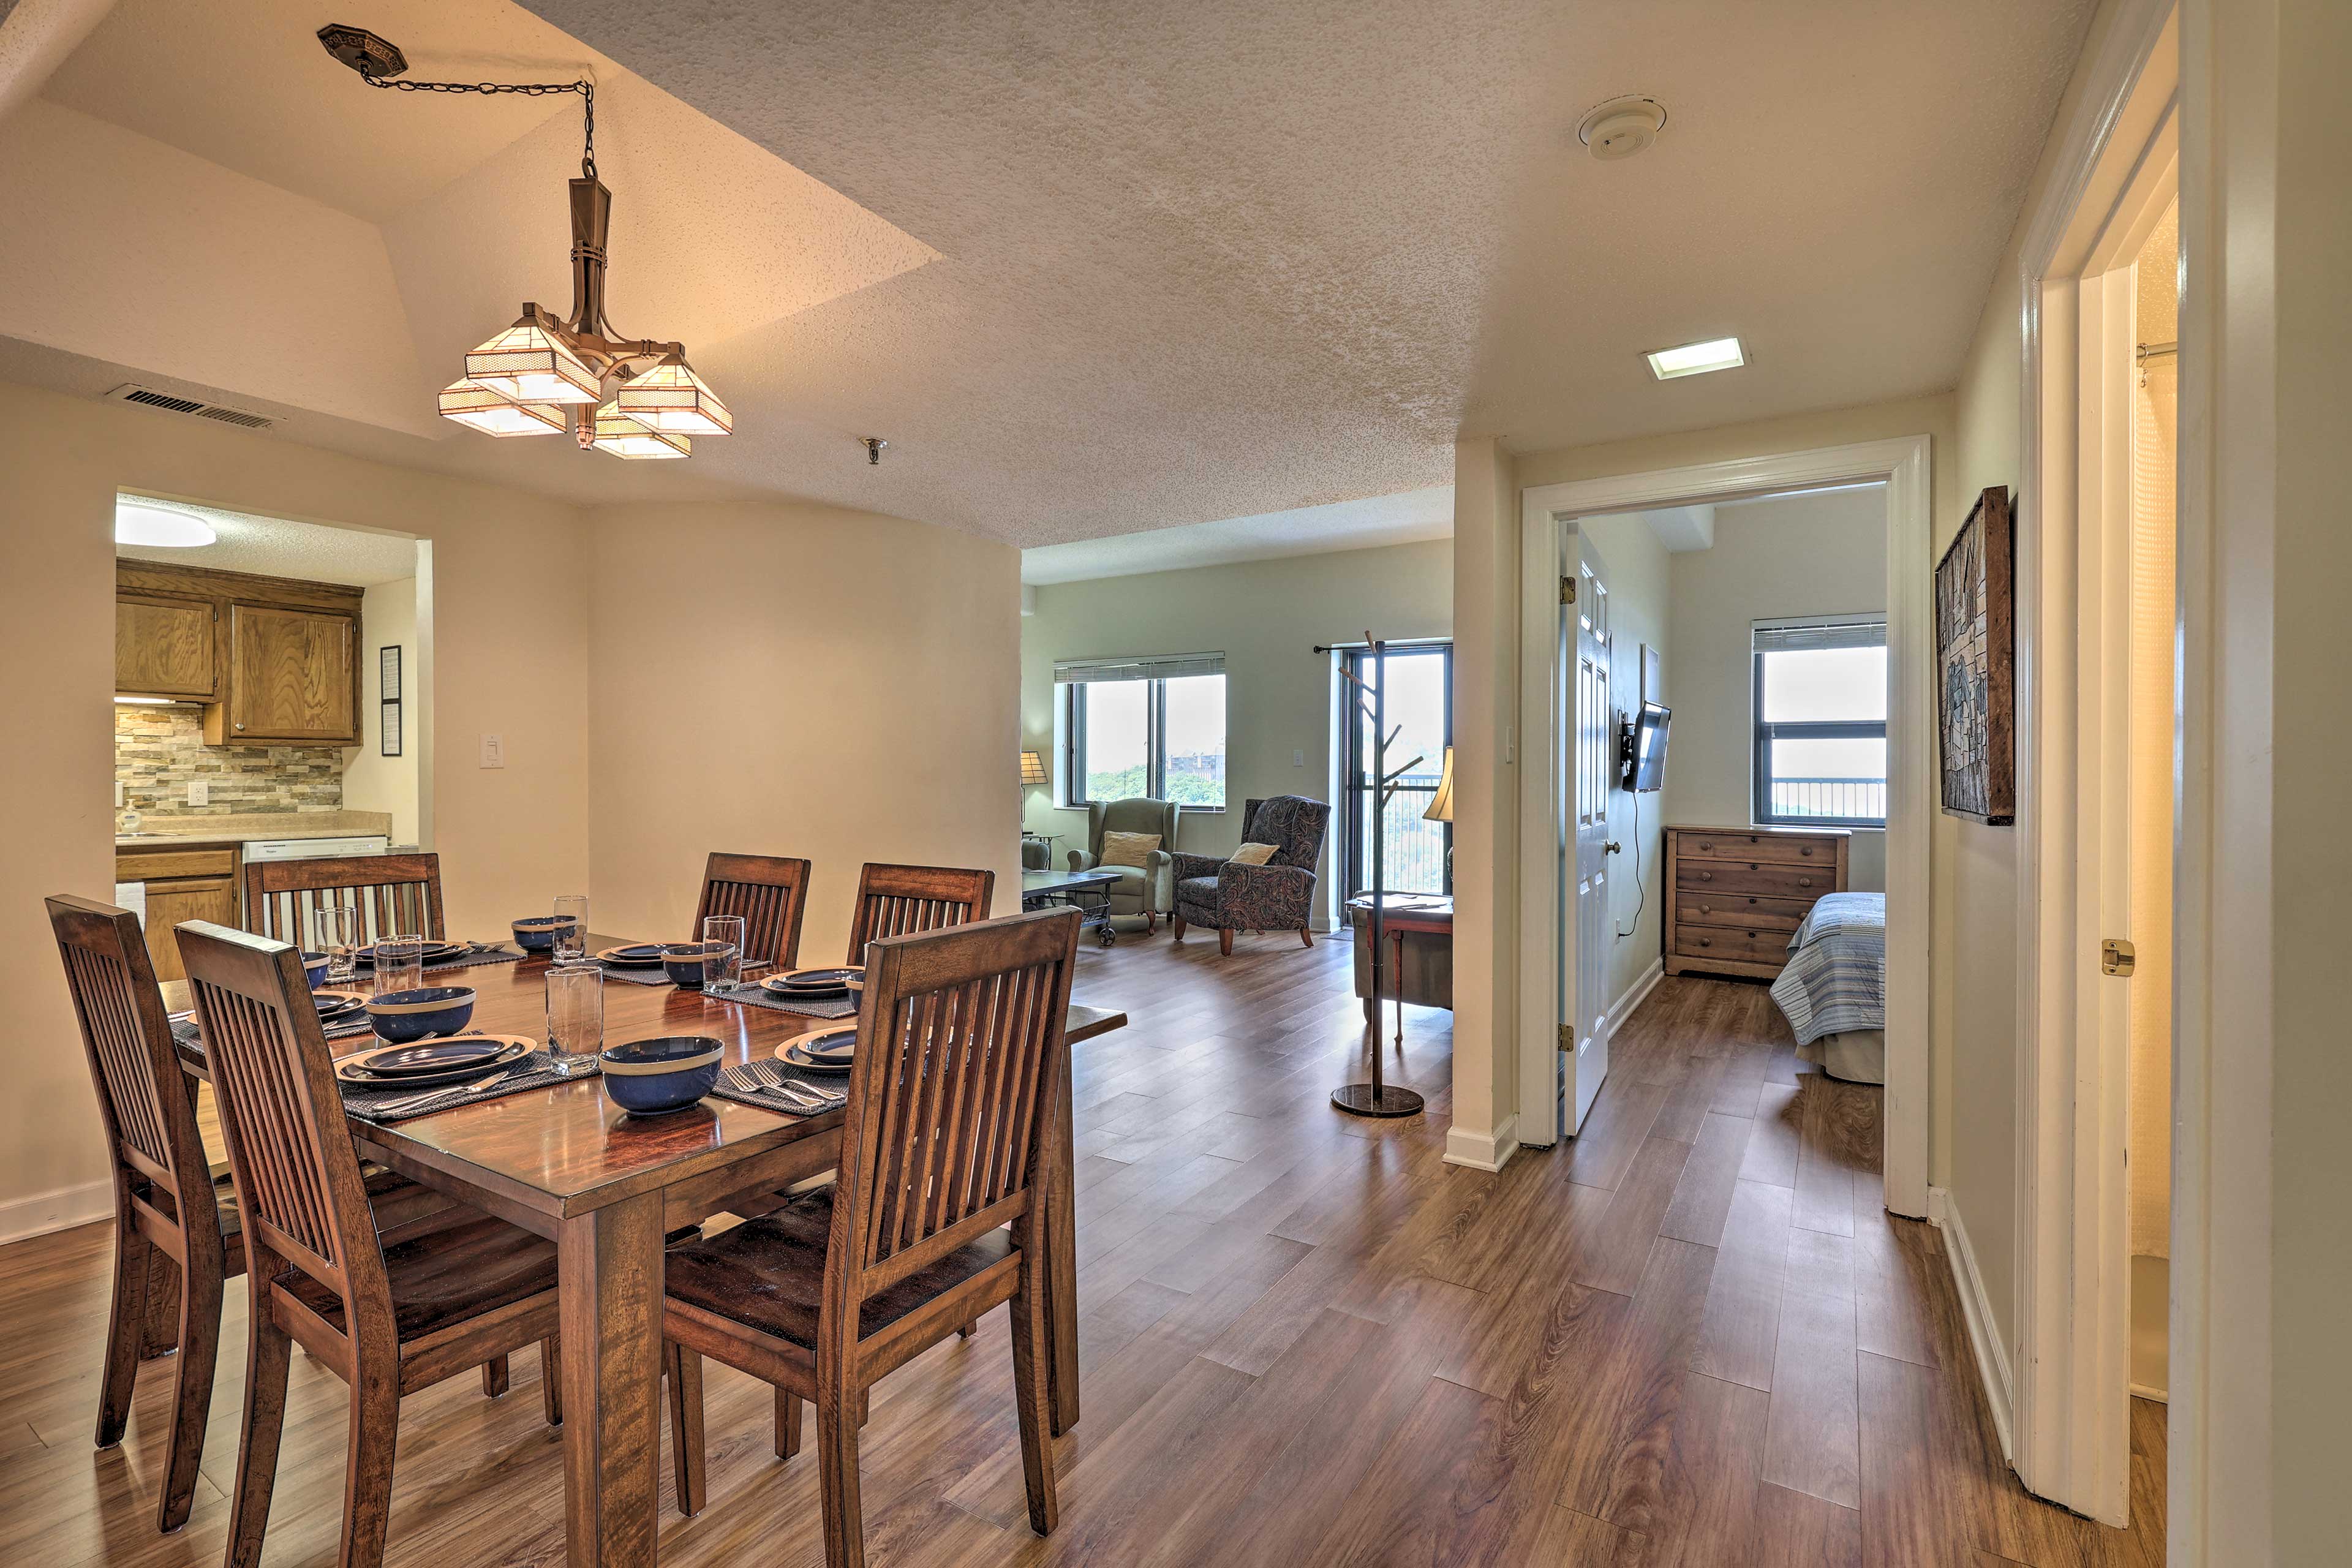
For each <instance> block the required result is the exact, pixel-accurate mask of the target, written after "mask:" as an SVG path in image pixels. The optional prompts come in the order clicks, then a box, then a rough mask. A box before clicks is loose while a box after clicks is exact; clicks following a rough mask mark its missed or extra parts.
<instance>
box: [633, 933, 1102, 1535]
mask: <svg viewBox="0 0 2352 1568" xmlns="http://www.w3.org/2000/svg"><path fill="white" fill-rule="evenodd" d="M1078 919H1079V917H1078V913H1077V911H1076V910H1043V911H1040V912H1038V913H1035V914H1026V915H1015V916H1013V917H1012V918H1010V919H1007V920H1000V921H982V922H979V923H975V924H971V925H966V926H963V927H961V928H960V929H957V930H953V931H927V932H921V933H918V934H914V935H908V936H898V937H889V938H886V939H884V940H882V941H880V942H876V943H875V944H874V945H873V946H872V947H871V948H870V949H868V950H867V954H866V956H867V963H866V1005H865V1007H864V1009H863V1010H862V1011H861V1012H860V1014H859V1016H858V1023H857V1048H856V1053H855V1054H854V1056H853V1058H852V1061H853V1065H852V1067H851V1068H850V1075H849V1105H848V1109H847V1110H846V1112H845V1117H846V1120H845V1122H844V1124H843V1128H842V1142H841V1171H840V1175H839V1178H838V1179H837V1180H836V1181H835V1184H833V1185H832V1186H830V1187H825V1188H821V1189H819V1190H817V1191H815V1192H811V1193H807V1194H803V1195H801V1196H799V1197H797V1198H795V1199H793V1202H792V1203H790V1204H789V1205H786V1206H785V1207H783V1208H782V1209H780V1210H778V1211H777V1212H775V1213H773V1214H770V1215H761V1217H759V1218H756V1219H751V1220H747V1221H745V1222H744V1223H743V1224H741V1225H739V1226H735V1227H734V1228H733V1229H731V1230H728V1231H723V1232H721V1233H720V1234H719V1235H718V1236H716V1237H711V1238H709V1240H705V1241H698V1242H695V1243H692V1244H690V1245H688V1246H685V1247H676V1248H673V1249H672V1250H671V1251H669V1252H668V1253H667V1255H666V1256H665V1258H664V1276H665V1294H666V1299H665V1304H664V1309H663V1330H664V1332H665V1334H666V1335H667V1339H668V1341H669V1342H670V1344H671V1345H673V1346H674V1347H676V1350H675V1352H673V1353H674V1355H675V1356H676V1358H677V1359H678V1360H679V1361H681V1362H684V1363H688V1366H689V1370H688V1375H687V1376H685V1377H683V1378H681V1379H680V1380H679V1381H678V1383H677V1385H676V1386H677V1388H678V1389H680V1390H685V1389H688V1388H690V1387H691V1386H692V1385H693V1384H695V1383H697V1382H698V1380H699V1373H698V1372H694V1371H692V1370H691V1367H692V1366H693V1365H695V1364H698V1363H696V1362H695V1358H697V1357H698V1356H706V1355H707V1356H710V1357H713V1358H715V1359H716V1360H718V1361H720V1362H722V1363H725V1364H727V1365H729V1366H731V1367H734V1368H736V1369H737V1370H738V1371H740V1372H746V1373H751V1375H752V1376H754V1377H757V1378H760V1379H762V1380H763V1381H765V1382H767V1383H769V1384H772V1385H773V1386H774V1388H775V1390H776V1393H777V1396H778V1398H779V1400H780V1401H784V1400H789V1401H791V1405H790V1406H789V1408H790V1409H791V1410H793V1411H797V1409H798V1405H799V1401H800V1400H803V1399H807V1400H810V1401H813V1402H814V1404H815V1405H816V1443H817V1475H818V1483H817V1485H818V1493H819V1496H820V1498H821V1500H822V1501H823V1504H824V1556H825V1562H826V1563H827V1564H828V1565H829V1568H857V1565H858V1564H861V1563H864V1561H865V1555H866V1552H865V1536H864V1529H863V1526H862V1523H861V1521H860V1514H859V1501H858V1478H857V1432H858V1425H859V1413H860V1411H861V1409H862V1408H863V1406H864V1404H865V1398H866V1390H867V1389H868V1388H869V1387H871V1386H872V1385H873V1384H874V1383H875V1382H876V1381H877V1380H878V1379H879V1378H881V1377H882V1376H884V1375H885V1374H887V1373H889V1372H891V1371H893V1370H895V1369H896V1368H898V1367H900V1366H903V1365H905V1364H906V1363H908V1362H909V1361H911V1360H913V1359H914V1358H915V1357H916V1356H918V1355H920V1354H921V1353H922V1352H924V1351H925V1350H928V1349H929V1347H930V1346H932V1345H934V1344H936V1343H938V1342H940V1340H942V1339H945V1338H946V1337H948V1336H949V1335H950V1334H952V1333H954V1332H955V1331H957V1329H958V1328H959V1327H960V1326H961V1325H962V1324H965V1323H968V1322H970V1321H972V1320H973V1319H974V1318H977V1317H979V1316H980V1315H981V1314H982V1313H983V1312H986V1311H988V1310H990V1309H992V1308H993V1307H995V1306H996V1305H998V1304H999V1303H1000V1302H1004V1301H1010V1302H1011V1303H1012V1304H1013V1400H1014V1404H1015V1405H1016V1406H1017V1407H1018V1415H1019V1419H1020V1426H1021V1465H1022V1474H1023V1478H1024V1480H1025V1481H1026V1482H1027V1484H1028V1491H1029V1523H1030V1526H1031V1528H1032V1529H1034V1530H1035V1531H1037V1533H1038V1534H1040V1535H1044V1534H1046V1533H1048V1532H1050V1531H1052V1530H1053V1528H1054V1519H1055V1501H1054V1456H1053V1450H1052V1447H1050V1444H1049V1441H1048V1436H1047V1426H1046V1420H1047V1414H1046V1408H1045V1396H1046V1390H1045V1358H1046V1342H1045V1338H1046V1319H1045V1274H1044V1269H1045V1249H1044V1246H1045V1208H1046V1205H1045V1187H1046V1185H1047V1184H1048V1183H1049V1182H1050V1181H1051V1180H1052V1179H1053V1173H1055V1171H1057V1170H1059V1169H1060V1168H1061V1163H1062V1160H1063V1158H1064V1156H1063V1153H1062V1152H1061V1150H1060V1148H1059V1144H1060V1142H1061V1137H1062V1134H1061V1131H1060V1129H1061V1117H1060V1115H1059V1113H1058V1110H1057V1105H1056V1101H1057V1100H1058V1098H1059V1096H1060V1094H1061V1086H1062V1075H1063V1058H1064V1056H1065V1054H1066V1052H1067V1050H1068V1048H1069V1045H1068V1038H1067V1028H1068V1013H1069V1003H1070V972H1071V969H1072V967H1073V966H1074V964H1075V962H1076V955H1077V943H1078ZM1008 1227H1009V1228H1008ZM681 1403H683V1402H682V1401H681ZM783 1408H785V1407H784V1406H782V1405H780V1413H781V1411H782V1409H783ZM700 1428H701V1419H700V1413H699V1411H690V1412H688V1415H686V1417H685V1418H683V1419H682V1420H681V1423H680V1430H681V1432H682V1433H684V1435H685V1436H687V1437H688V1441H687V1442H683V1443H680V1444H678V1445H677V1460H678V1464H679V1485H678V1488H677V1494H678V1498H679V1503H680V1507H681V1508H690V1507H694V1506H698V1505H699V1503H700V1500H701V1497H702V1487H701V1483H700V1476H699V1471H700V1466H701V1458H702V1456H701V1453H700V1442H699V1436H700ZM780 1436H781V1435H780ZM782 1446H783V1445H782V1443H781V1442H780V1444H779V1447H782Z"/></svg>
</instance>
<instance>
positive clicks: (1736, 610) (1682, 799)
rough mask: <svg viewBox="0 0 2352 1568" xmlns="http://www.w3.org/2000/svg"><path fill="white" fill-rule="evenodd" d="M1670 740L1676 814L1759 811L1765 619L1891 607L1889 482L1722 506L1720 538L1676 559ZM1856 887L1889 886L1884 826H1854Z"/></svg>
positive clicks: (1671, 801)
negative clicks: (1759, 637)
mask: <svg viewBox="0 0 2352 1568" xmlns="http://www.w3.org/2000/svg"><path fill="white" fill-rule="evenodd" d="M1673 602H1674V621H1673V626H1674V630H1673V634H1672V637H1673V646H1674V650H1675V668H1674V669H1673V670H1670V671H1669V672H1668V674H1667V677H1666V679H1668V680H1670V681H1672V682H1673V683H1674V688H1675V703H1674V710H1675V722H1674V742H1673V744H1672V746H1671V747H1669V748H1668V752H1667V755H1668V757H1669V759H1670V760H1669V761H1668V763H1667V766H1666V791H1665V808H1666V817H1667V820H1668V821H1670V822H1675V823H1688V824H1690V825H1692V826H1706V827H1714V826H1741V825H1744V824H1746V823H1748V822H1750V821H1752V820H1754V818H1753V816H1751V815H1750V813H1751V802H1750V797H1751V796H1752V795H1753V794H1754V793H1755V792H1754V788H1753V780H1752V777H1751V770H1752V768H1753V764H1754V752H1755V731H1754V721H1755V707H1756V702H1755V655H1756V649H1755V639H1754V637H1752V635H1751V634H1752V632H1753V630H1754V627H1755V624H1756V623H1757V622H1758V621H1766V620H1778V619H1780V618H1783V617H1785V616H1835V615H1848V614H1860V613H1864V612H1867V611H1873V610H1875V611H1878V612H1880V613H1882V614H1883V613H1885V609H1886V491H1885V487H1884V486H1877V485H1874V486H1870V487H1868V488H1865V489H1845V490H1817V491H1814V492H1813V493H1811V494H1809V495H1796V496H1780V497H1775V498H1773V499H1772V500H1762V501H1757V502H1755V503H1753V504H1752V505H1747V506H1736V507H1721V508H1718V509H1717V511H1716V514H1715V544H1714V546H1713V548H1711V549H1707V550H1688V551H1684V552H1681V553H1680V554H1677V555H1675V557H1674V595H1673ZM1848 849H1849V860H1850V863H1851V874H1852V876H1851V885H1852V886H1853V887H1854V888H1856V889H1861V890H1864V891H1868V892H1877V893H1883V892H1885V890H1886V835H1885V834H1884V833H1882V832H1876V831H1874V830H1871V829H1866V828H1857V829H1855V830H1854V834H1853V840H1852V842H1851V843H1850V845H1849V846H1848Z"/></svg>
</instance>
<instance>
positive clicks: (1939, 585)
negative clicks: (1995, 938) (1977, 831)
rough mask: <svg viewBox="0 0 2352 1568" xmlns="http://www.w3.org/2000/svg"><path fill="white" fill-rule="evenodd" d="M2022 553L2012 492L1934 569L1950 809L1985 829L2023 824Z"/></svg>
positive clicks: (1974, 518) (1996, 489)
mask: <svg viewBox="0 0 2352 1568" xmlns="http://www.w3.org/2000/svg"><path fill="white" fill-rule="evenodd" d="M2014 543H2015V540H2014V536H2013V534H2012V532H2011V521H2010V510H2009V489H2008V487H2006V486H2004V485H1995V486H1993V487H1992V488H1990V489H1987V490H1986V491H1985V492H1984V493H1983V494H1982V495H1980V496H1979V497H1978V498H1977V504H1976V505H1975V506H1974V507H1973V508H1972V509H1970V510H1969V520H1968V521H1966V522H1964V523H1962V524H1961V525H1960V531H1959V532H1958V534H1956V535H1955V536H1954V537H1953V539H1952V543H1951V547H1950V548H1949V549H1948V550H1946V551H1945V552H1944V558H1943V560H1941V561H1940V562H1938V563H1937V565H1936V678H1937V679H1936V687H1937V695H1936V705H1937V718H1938V720H1939V723H1938V725H1937V750H1938V752H1939V754H1940V757H1941V760H1942V763H1943V775H1944V784H1943V808H1944V811H1945V813H1946V815H1948V816H1965V817H1967V818H1968V819H1969V821H1971V822H1981V823H1984V824H1985V825H1987V826H1992V827H2007V826H2011V824H2013V823H2015V822H2016V820H2017V621H2016V599H2015V594H2016V587H2017V582H2016V562H2015V556H2014V554H2013V546H2014Z"/></svg>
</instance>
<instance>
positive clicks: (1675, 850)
mask: <svg viewBox="0 0 2352 1568" xmlns="http://www.w3.org/2000/svg"><path fill="white" fill-rule="evenodd" d="M1850 837H1852V835H1850V834H1848V833H1847V832H1846V830H1845V829H1843V828H1842V827H1669V828H1667V829H1666V885H1667V886H1668V887H1669V888H1671V889H1674V891H1673V895H1672V899H1671V901H1670V902H1669V903H1668V905H1667V907H1666V973H1669V974H1690V973H1700V974H1743V975H1748V976H1752V977H1754V978H1756V979H1759V980H1769V979H1771V978H1772V977H1773V976H1774V975H1776V974H1778V973H1780V971H1781V968H1782V967H1783V966H1784V965H1786V964H1787V963H1788V961H1789V938H1790V935H1791V934H1792V933H1793V932H1794V931H1796V929H1797V926H1798V923H1799V922H1800V921H1802V920H1803V919H1804V918H1805V913H1806V911H1807V910H1811V908H1812V907H1813V900H1816V899H1818V898H1820V897H1821V896H1822V894H1823V893H1836V892H1843V890H1844V889H1845V879H1846V841H1847V840H1848V838H1850Z"/></svg>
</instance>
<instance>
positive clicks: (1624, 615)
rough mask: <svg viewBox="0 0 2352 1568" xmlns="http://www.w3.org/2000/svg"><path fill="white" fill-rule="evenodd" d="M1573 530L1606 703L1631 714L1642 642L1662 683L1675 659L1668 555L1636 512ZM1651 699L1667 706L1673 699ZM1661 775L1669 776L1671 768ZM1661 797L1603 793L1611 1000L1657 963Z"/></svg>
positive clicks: (1638, 690)
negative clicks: (1594, 583) (1605, 621)
mask: <svg viewBox="0 0 2352 1568" xmlns="http://www.w3.org/2000/svg"><path fill="white" fill-rule="evenodd" d="M1577 528H1578V531H1580V533H1582V534H1583V536H1584V537H1585V538H1586V539H1587V540H1589V541H1591V545H1592V548H1593V549H1594V550H1595V551H1597V552H1599V554H1600V556H1601V565H1602V566H1603V567H1604V568H1605V569H1606V570H1607V573H1608V577H1607V582H1608V584H1609V631H1610V636H1611V638H1612V642H1611V646H1610V652H1609V689H1610V691H1611V693H1612V696H1611V700H1610V702H1611V706H1612V707H1613V708H1614V709H1615V710H1617V711H1618V712H1619V713H1624V714H1633V713H1638V712H1640V711H1641V710H1642V645H1643V643H1647V644H1649V645H1650V646H1651V647H1654V648H1655V649H1657V650H1658V651H1659V653H1660V655H1661V656H1663V658H1662V667H1661V670H1660V674H1661V675H1662V676H1663V677H1664V679H1665V681H1666V682H1667V687H1666V689H1668V690H1672V689H1673V681H1674V679H1675V670H1674V666H1675V660H1674V658H1673V657H1672V656H1671V655H1670V654H1668V652H1667V650H1668V648H1669V647H1670V646H1671V644H1672V642H1673V634H1672V632H1671V630H1670V629H1669V625H1670V616H1671V612H1670V610H1669V607H1668V606H1669V602H1670V598H1671V593H1670V589H1669V584H1670V583H1671V581H1672V578H1673V572H1674V568H1673V565H1672V564H1671V563H1673V562H1674V560H1675V557H1673V556H1670V555H1668V554H1667V553H1666V547H1665V544H1664V542H1662V541H1661V540H1660V539H1659V538H1658V535H1657V532H1656V531H1655V530H1654V529H1653V528H1651V526H1650V525H1649V524H1648V523H1647V522H1645V521H1643V520H1642V519H1641V518H1640V517H1638V516H1620V517H1588V518H1585V519H1582V520H1581V521H1579V522H1578V524H1577ZM1657 700H1658V701H1660V702H1665V703H1668V704H1669V705H1671V704H1672V702H1673V701H1674V699H1672V698H1667V697H1659V698H1658V699H1657ZM1614 732H1615V731H1614V729H1613V721H1612V734H1613V733H1614ZM1677 743H1679V742H1677ZM1667 773H1668V776H1669V777H1671V776H1672V773H1673V769H1671V768H1669V769H1668V770H1667ZM1612 776H1613V774H1612ZM1665 798H1666V797H1665V795H1664V794H1663V793H1661V794H1656V795H1640V796H1636V795H1633V793H1632V792H1630V791H1627V790H1616V791H1613V792H1612V794H1611V795H1610V800H1609V820H1610V823H1611V831H1610V837H1612V838H1614V839H1616V840H1617V841H1618V842H1619V843H1621V844H1622V845H1624V851H1623V853H1622V854H1621V855H1620V856H1619V857H1618V858H1617V864H1616V866H1615V867H1614V868H1612V869H1613V871H1614V875H1613V876H1612V878H1611V880H1610V886H1611V888H1612V893H1611V895H1610V900H1609V913H1610V917H1611V924H1610V930H1609V955H1608V958H1607V960H1606V961H1605V967H1604V970H1603V973H1605V974H1606V976H1607V984H1608V987H1609V1000H1610V1001H1612V1002H1614V1001H1615V1000H1616V999H1617V998H1618V997H1620V996H1622V995H1624V994H1625V993H1626V992H1627V991H1629V990H1631V989H1632V988H1633V986H1634V985H1635V984H1639V983H1640V981H1641V980H1642V977H1643V975H1644V974H1646V973H1648V972H1649V971H1650V970H1651V969H1653V968H1656V967H1658V966H1659V965H1660V963H1661V962H1662V961H1661V958H1660V955H1661V954H1662V953H1663V952H1664V941H1663V932H1664V918H1665V908H1666V894H1665V887H1666V883H1665V861H1664V854H1663V851H1664V845H1665V829H1664V823H1665V820H1666V816H1665V812H1664V807H1663V805H1662V804H1661V803H1662V802H1663V801H1664V799H1665ZM1637 823H1638V824H1639V826H1638V827H1637V826H1635V825H1636V824H1637ZM1635 868H1639V870H1640V875H1639V877H1638V878H1637V877H1636V876H1635V874H1634V873H1635Z"/></svg>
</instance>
